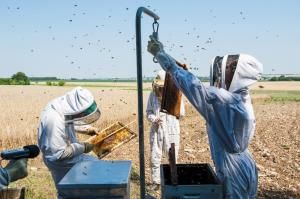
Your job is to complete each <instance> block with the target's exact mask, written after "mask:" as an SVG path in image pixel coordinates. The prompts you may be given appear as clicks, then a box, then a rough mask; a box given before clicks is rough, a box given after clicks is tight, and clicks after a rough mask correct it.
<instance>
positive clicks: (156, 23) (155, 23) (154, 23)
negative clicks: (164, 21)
mask: <svg viewBox="0 0 300 199" xmlns="http://www.w3.org/2000/svg"><path fill="white" fill-rule="evenodd" d="M155 25H157V26H156V29H155ZM158 27H159V23H158V22H157V20H154V22H153V24H152V28H153V32H158Z"/></svg>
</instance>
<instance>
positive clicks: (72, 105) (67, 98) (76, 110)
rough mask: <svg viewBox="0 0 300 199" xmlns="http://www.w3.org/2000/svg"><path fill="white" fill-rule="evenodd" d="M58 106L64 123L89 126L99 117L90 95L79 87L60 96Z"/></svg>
mask: <svg viewBox="0 0 300 199" xmlns="http://www.w3.org/2000/svg"><path fill="white" fill-rule="evenodd" d="M60 104H61V108H62V109H63V111H62V113H63V115H64V119H65V122H66V123H73V124H74V125H86V124H91V123H93V122H95V121H96V120H98V119H99V118H100V115H101V113H100V110H99V108H98V107H97V104H96V102H95V100H94V97H93V95H92V93H91V92H90V91H88V90H87V89H84V88H81V87H77V88H74V89H73V90H71V91H70V92H68V93H67V94H66V95H64V96H62V97H61V99H60Z"/></svg>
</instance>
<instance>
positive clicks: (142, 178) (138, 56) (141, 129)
mask: <svg viewBox="0 0 300 199" xmlns="http://www.w3.org/2000/svg"><path fill="white" fill-rule="evenodd" d="M143 12H144V13H146V14H147V15H149V16H150V17H152V18H154V19H155V20H158V19H159V16H157V15H156V14H155V13H153V12H152V11H150V10H148V9H147V8H144V7H139V8H138V10H137V12H136V18H135V31H136V63H137V65H136V66H137V87H138V123H139V154H140V157H139V158H140V194H141V195H140V196H141V197H140V198H141V199H144V198H145V196H146V191H145V157H144V119H143V73H142V38H141V16H142V13H143Z"/></svg>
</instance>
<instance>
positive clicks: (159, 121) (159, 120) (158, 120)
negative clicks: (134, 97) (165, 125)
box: [154, 117, 162, 125]
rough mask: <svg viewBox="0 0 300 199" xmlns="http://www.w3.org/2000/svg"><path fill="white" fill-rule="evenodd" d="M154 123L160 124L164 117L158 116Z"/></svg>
mask: <svg viewBox="0 0 300 199" xmlns="http://www.w3.org/2000/svg"><path fill="white" fill-rule="evenodd" d="M154 123H155V124H157V125H160V124H162V119H161V118H160V117H156V118H155V120H154Z"/></svg>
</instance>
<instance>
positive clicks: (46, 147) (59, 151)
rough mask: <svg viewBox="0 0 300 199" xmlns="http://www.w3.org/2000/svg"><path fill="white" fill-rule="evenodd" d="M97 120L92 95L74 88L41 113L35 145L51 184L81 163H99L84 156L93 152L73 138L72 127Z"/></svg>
mask: <svg viewBox="0 0 300 199" xmlns="http://www.w3.org/2000/svg"><path fill="white" fill-rule="evenodd" d="M99 117H100V111H99V109H98V107H97V104H96V102H95V100H94V97H93V95H92V93H91V92H90V91H88V90H86V89H84V88H81V87H77V88H74V89H73V90H71V91H70V92H68V93H66V94H65V95H63V96H61V97H58V98H56V99H54V100H52V101H51V102H50V103H49V104H48V105H47V106H46V107H45V108H44V110H43V111H42V113H41V116H40V125H39V128H38V145H39V147H40V149H41V151H42V153H43V160H44V162H45V164H46V165H47V167H48V168H49V170H50V171H51V174H52V177H53V180H54V182H55V185H57V183H58V182H59V181H60V180H61V179H62V178H63V177H64V175H65V174H66V173H67V172H68V171H69V169H70V168H71V167H72V166H73V165H75V164H76V163H78V162H81V161H99V160H98V159H96V158H94V157H92V156H89V155H86V154H84V153H89V152H90V151H91V150H92V149H93V145H92V144H89V143H80V142H78V140H77V139H76V135H75V130H74V125H87V124H91V123H93V122H95V121H96V120H98V119H99Z"/></svg>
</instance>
